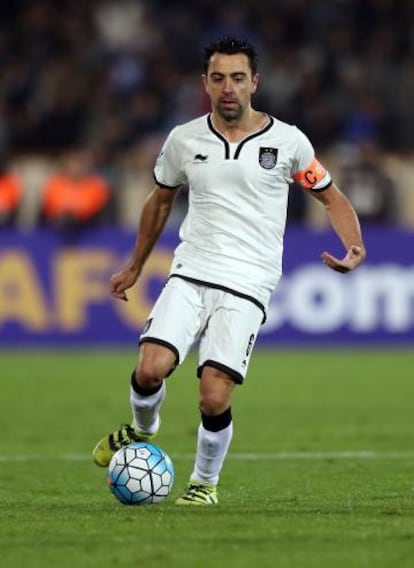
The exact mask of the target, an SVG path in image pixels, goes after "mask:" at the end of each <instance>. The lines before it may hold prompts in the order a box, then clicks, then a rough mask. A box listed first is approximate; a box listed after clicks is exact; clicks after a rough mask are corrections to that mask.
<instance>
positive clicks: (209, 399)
mask: <svg viewBox="0 0 414 568" xmlns="http://www.w3.org/2000/svg"><path fill="white" fill-rule="evenodd" d="M199 406H200V410H201V412H202V413H203V414H207V415H208V416H217V415H218V414H221V413H222V412H224V411H225V410H226V408H228V406H229V401H228V398H227V397H224V396H223V395H222V393H219V392H214V391H211V392H204V393H200V400H199Z"/></svg>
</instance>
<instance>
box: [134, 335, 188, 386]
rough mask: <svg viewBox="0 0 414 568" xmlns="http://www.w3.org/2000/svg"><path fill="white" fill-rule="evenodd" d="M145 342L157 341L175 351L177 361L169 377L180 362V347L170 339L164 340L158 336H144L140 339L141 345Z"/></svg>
mask: <svg viewBox="0 0 414 568" xmlns="http://www.w3.org/2000/svg"><path fill="white" fill-rule="evenodd" d="M143 343H155V344H156V345H162V346H163V347H166V348H167V349H169V350H170V351H172V352H173V353H174V355H175V363H174V365H173V366H172V367H171V370H170V371H169V372H168V373H167V375H166V377H169V376H170V375H171V373H173V372H174V371H175V369H176V368H177V367H178V365H179V364H180V354H179V353H178V349H177V348H176V347H175V345H173V344H172V343H169V342H168V341H164V339H158V337H143V338H142V339H140V341H139V345H142V344H143Z"/></svg>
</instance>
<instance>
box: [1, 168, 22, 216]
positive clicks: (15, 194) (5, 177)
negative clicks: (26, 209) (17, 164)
mask: <svg viewBox="0 0 414 568" xmlns="http://www.w3.org/2000/svg"><path fill="white" fill-rule="evenodd" d="M22 196H23V190H22V183H21V180H20V178H19V177H18V175H17V174H15V173H14V172H12V171H10V169H9V166H8V163H7V160H6V158H0V227H8V226H11V225H13V224H14V223H15V222H16V218H17V214H18V211H19V208H20V204H21V200H22Z"/></svg>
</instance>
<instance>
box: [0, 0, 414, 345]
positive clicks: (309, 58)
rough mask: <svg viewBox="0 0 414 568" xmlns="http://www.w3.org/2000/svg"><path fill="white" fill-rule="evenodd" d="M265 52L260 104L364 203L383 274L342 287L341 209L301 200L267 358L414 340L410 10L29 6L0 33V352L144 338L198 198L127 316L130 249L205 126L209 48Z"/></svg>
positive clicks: (180, 207)
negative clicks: (224, 40)
mask: <svg viewBox="0 0 414 568" xmlns="http://www.w3.org/2000/svg"><path fill="white" fill-rule="evenodd" d="M228 33H232V34H236V35H238V36H240V37H242V38H246V39H248V40H250V41H252V42H253V43H254V44H255V45H256V47H257V50H258V52H259V71H260V74H261V83H260V87H259V91H258V93H257V95H256V96H255V100H254V106H255V107H256V108H258V109H260V110H265V111H267V112H269V113H270V114H273V115H275V116H276V117H277V118H279V119H281V120H284V121H287V122H289V123H292V124H296V125H297V126H298V127H299V128H301V129H302V130H303V131H304V132H305V133H306V134H307V135H308V136H309V138H310V139H311V141H312V143H313V145H314V146H315V149H316V152H317V155H318V157H319V159H320V160H321V161H322V162H323V163H324V165H326V166H327V167H328V168H329V169H330V171H331V173H332V174H333V177H334V179H335V181H336V182H337V184H338V185H339V186H340V187H341V188H342V189H343V191H344V192H345V193H346V194H347V195H348V196H349V197H350V199H351V201H352V203H353V204H354V206H355V208H356V210H357V212H358V214H359V216H360V219H361V222H362V225H363V229H364V235H365V238H366V241H367V246H368V261H367V264H366V265H365V266H364V267H363V268H361V269H360V270H359V271H357V272H355V274H352V275H349V276H348V277H345V278H344V277H342V276H340V277H338V275H336V274H331V273H329V272H327V271H326V268H325V267H323V266H321V265H320V263H319V255H320V253H321V252H322V251H323V250H325V249H326V248H329V247H330V248H331V249H333V252H334V253H337V254H342V248H341V246H340V243H339V244H338V242H337V239H336V238H335V237H334V236H333V235H332V232H331V231H330V229H329V228H328V226H327V220H326V216H325V214H324V211H323V210H322V209H321V208H320V207H319V206H318V204H316V203H314V200H311V199H309V198H307V197H306V195H304V193H303V192H302V190H300V189H299V188H298V187H295V186H292V189H291V191H290V206H289V216H288V228H287V236H286V259H285V277H284V279H283V281H282V283H281V285H280V287H279V288H278V290H277V291H276V293H275V295H274V298H273V299H272V304H271V307H270V310H269V318H268V322H267V323H266V324H265V326H264V327H263V333H262V339H261V342H262V344H266V345H272V346H273V345H276V344H288V343H293V344H297V343H305V344H306V343H315V342H316V343H321V344H326V343H335V344H343V343H349V342H352V343H363V344H366V343H374V342H375V343H377V342H381V343H392V344H401V343H408V344H411V343H412V341H413V339H414V253H413V249H414V247H413V242H414V241H413V236H414V190H413V187H412V184H413V181H412V180H414V137H413V135H412V132H413V131H414V111H413V109H414V1H413V0H279V1H275V2H271V3H269V2H268V1H266V2H265V1H264V0H238V1H237V2H232V1H228V2H226V3H219V2H214V1H213V0H191V2H190V1H180V2H175V1H171V0H169V1H162V0H146V1H145V0H142V1H140V0H113V1H105V0H84V1H83V2H69V1H64V0H61V1H59V2H57V1H51V0H36V1H34V0H33V1H31V0H25V1H23V0H20V1H19V0H16V1H15V2H13V3H12V4H11V3H5V4H4V5H3V6H2V17H1V22H0V76H1V80H0V168H1V171H0V342H1V344H3V345H6V346H19V345H23V344H24V345H26V344H37V345H42V344H45V345H46V344H51V343H58V344H80V345H84V344H90V343H91V342H92V343H93V342H97V343H101V342H105V343H123V342H127V343H128V342H130V343H133V342H136V339H137V336H138V332H139V329H140V327H141V326H142V325H143V323H144V322H145V319H146V317H147V314H148V310H149V309H150V306H151V304H152V302H153V300H154V299H155V297H156V296H157V293H158V291H159V289H160V287H161V286H162V283H163V282H164V280H165V277H166V275H167V274H168V266H169V262H170V259H171V251H172V249H173V247H174V246H175V244H176V242H177V236H176V229H177V226H178V224H179V223H180V222H181V220H182V219H183V215H184V214H185V209H186V191H185V189H184V190H183V191H181V193H180V195H179V199H178V200H177V204H176V207H175V209H174V212H173V215H172V216H171V219H170V221H169V225H168V227H167V230H166V232H165V235H164V236H163V238H162V239H161V242H160V244H159V246H158V247H157V249H156V251H155V253H154V255H153V256H152V258H151V260H150V262H149V263H148V269H147V273H146V275H145V276H144V277H143V279H142V281H141V282H140V284H139V286H137V287H136V290H134V291H133V292H131V297H130V300H131V301H130V302H129V304H127V305H121V306H118V304H114V303H113V302H112V301H111V300H110V298H109V297H108V279H109V275H110V274H111V272H113V271H114V270H116V269H118V268H119V266H120V264H122V262H123V261H124V260H125V258H126V257H127V256H128V253H129V252H130V250H131V247H132V244H133V239H134V232H135V228H136V225H137V220H138V218H139V214H140V210H141V207H142V205H143V202H144V200H145V198H146V196H147V195H148V192H149V191H150V189H151V187H152V183H153V181H152V168H153V163H154V160H155V158H156V156H157V154H158V152H159V150H160V146H161V144H162V141H163V140H164V138H165V136H166V134H167V132H168V131H169V130H170V128H172V127H173V126H174V125H176V124H177V123H181V122H185V121H187V120H190V119H192V118H193V117H195V116H197V115H199V114H203V113H206V112H208V110H209V102H208V100H207V98H206V96H205V94H204V91H203V88H202V84H201V78H200V77H201V72H202V67H201V57H202V50H203V47H204V45H205V44H206V43H208V42H209V41H210V40H212V39H216V38H218V37H220V36H222V35H224V34H228Z"/></svg>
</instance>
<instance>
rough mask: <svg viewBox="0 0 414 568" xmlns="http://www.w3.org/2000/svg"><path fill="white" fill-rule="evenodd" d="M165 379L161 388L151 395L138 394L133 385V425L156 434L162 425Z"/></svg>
mask: <svg viewBox="0 0 414 568" xmlns="http://www.w3.org/2000/svg"><path fill="white" fill-rule="evenodd" d="M165 392H166V388H165V381H163V382H162V386H161V388H160V390H158V391H157V392H156V393H154V394H150V395H149V396H142V395H140V394H138V393H137V392H136V391H135V390H134V389H133V388H132V387H131V391H130V397H129V402H130V404H131V409H132V417H133V425H134V426H135V428H136V429H137V430H139V431H140V432H143V433H145V434H154V432H156V431H157V430H158V428H159V425H160V415H159V413H160V408H161V405H162V402H163V400H164V398H165Z"/></svg>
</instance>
